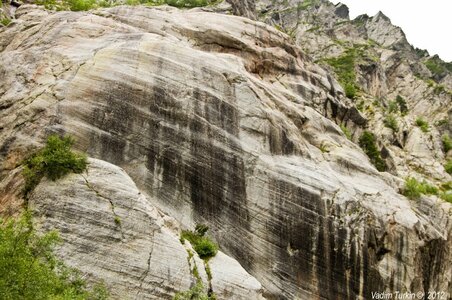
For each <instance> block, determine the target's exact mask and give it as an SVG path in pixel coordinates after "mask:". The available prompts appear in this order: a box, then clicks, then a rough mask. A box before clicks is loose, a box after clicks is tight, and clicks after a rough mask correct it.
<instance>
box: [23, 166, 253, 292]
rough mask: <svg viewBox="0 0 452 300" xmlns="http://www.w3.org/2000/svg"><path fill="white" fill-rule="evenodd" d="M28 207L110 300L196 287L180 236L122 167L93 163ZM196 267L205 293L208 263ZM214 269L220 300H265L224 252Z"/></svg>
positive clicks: (51, 185)
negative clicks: (102, 285)
mask: <svg viewBox="0 0 452 300" xmlns="http://www.w3.org/2000/svg"><path fill="white" fill-rule="evenodd" d="M29 205H30V208H31V209H32V211H33V214H34V222H35V223H36V226H38V228H39V229H40V230H42V231H47V230H53V229H56V230H58V231H59V233H60V236H61V237H62V239H63V241H64V244H63V245H62V246H61V247H60V248H59V249H58V250H57V254H58V256H59V257H61V258H62V259H63V260H64V261H65V262H66V263H67V264H68V265H70V266H72V267H76V268H77V269H79V270H80V271H82V272H83V274H84V275H85V276H86V277H87V278H88V280H89V281H94V282H96V281H99V280H103V281H104V282H105V284H106V286H107V287H108V289H109V291H110V292H111V296H112V298H113V299H172V298H173V296H174V294H175V292H178V291H184V290H187V289H189V287H190V285H191V284H194V282H195V281H196V279H195V277H194V276H193V271H192V270H191V268H193V266H189V264H188V260H187V259H188V253H187V251H186V249H185V247H184V246H183V245H182V244H181V243H180V241H179V236H178V233H179V232H174V231H172V230H171V228H169V227H167V226H166V224H165V223H167V222H165V219H166V220H168V216H165V215H163V214H162V213H161V212H159V211H158V210H157V209H156V208H155V207H154V206H152V205H151V204H150V201H149V200H148V199H147V198H146V197H145V196H144V195H143V194H142V193H141V192H140V191H139V190H138V189H137V187H136V186H135V184H134V182H133V181H132V179H130V177H129V176H127V174H126V173H125V172H124V170H122V169H120V168H119V167H117V166H114V165H112V164H109V163H106V162H104V161H100V160H95V159H91V160H90V161H89V167H88V169H87V171H86V172H85V173H82V174H80V175H76V174H73V175H69V176H66V177H65V178H63V179H61V180H58V181H57V182H52V181H47V180H44V181H43V182H42V183H41V184H40V185H39V186H38V187H37V188H36V190H35V191H34V192H33V194H32V196H31V197H30V202H29ZM193 253H196V252H194V251H193ZM196 264H197V267H198V271H199V273H200V275H201V277H202V278H203V280H204V286H205V287H206V289H207V287H208V286H209V283H208V280H207V275H206V272H205V270H204V263H203V261H202V260H200V259H199V258H197V259H196ZM211 264H212V266H211V273H212V278H213V279H212V280H213V282H214V284H213V285H212V286H213V291H214V292H215V293H217V296H218V297H217V299H262V296H261V290H262V286H261V284H260V283H259V282H258V281H257V280H256V279H255V278H254V277H252V276H251V275H249V274H248V273H247V272H246V271H245V270H244V269H243V268H241V267H240V264H239V263H238V262H237V261H235V260H234V259H232V258H230V257H228V256H226V255H225V254H223V253H221V252H220V253H218V257H216V258H214V259H213V260H212V262H211Z"/></svg>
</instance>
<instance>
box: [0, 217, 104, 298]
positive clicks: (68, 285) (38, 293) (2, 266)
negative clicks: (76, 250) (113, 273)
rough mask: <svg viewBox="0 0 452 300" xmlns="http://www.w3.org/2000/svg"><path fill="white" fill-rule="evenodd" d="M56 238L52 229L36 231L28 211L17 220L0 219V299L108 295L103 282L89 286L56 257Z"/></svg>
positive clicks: (57, 238) (101, 296)
mask: <svg viewBox="0 0 452 300" xmlns="http://www.w3.org/2000/svg"><path fill="white" fill-rule="evenodd" d="M59 242H60V239H59V237H58V234H57V233H56V232H54V231H52V232H49V233H47V234H45V235H38V234H37V233H36V231H35V230H34V228H33V226H32V223H31V216H30V213H25V214H23V215H22V217H21V218H19V219H18V220H14V219H10V220H0V295H1V299H27V300H28V299H30V300H40V299H42V300H47V299H55V300H57V299H58V300H66V299H67V300H82V299H90V300H96V299H97V300H101V299H107V297H108V293H107V291H106V290H105V288H104V287H103V286H102V285H97V286H95V287H94V288H93V289H92V290H91V291H90V290H88V289H87V288H86V285H85V282H84V281H83V280H82V279H81V277H80V275H79V274H78V272H77V271H75V270H74V269H71V268H68V267H67V266H65V265H64V264H63V263H62V262H61V261H59V260H58V259H56V258H55V256H54V254H53V249H54V247H55V245H57V244H58V243H59Z"/></svg>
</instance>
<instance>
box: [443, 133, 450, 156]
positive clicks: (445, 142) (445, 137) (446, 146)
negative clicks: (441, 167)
mask: <svg viewBox="0 0 452 300" xmlns="http://www.w3.org/2000/svg"><path fill="white" fill-rule="evenodd" d="M441 140H442V142H443V147H444V153H447V152H449V150H450V149H452V139H451V138H450V137H449V135H447V134H445V135H443V136H442V138H441Z"/></svg>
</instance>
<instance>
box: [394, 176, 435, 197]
mask: <svg viewBox="0 0 452 300" xmlns="http://www.w3.org/2000/svg"><path fill="white" fill-rule="evenodd" d="M402 194H403V195H404V196H405V197H407V198H409V199H412V200H414V199H419V198H420V197H421V195H423V194H424V195H438V194H439V190H438V188H437V187H435V186H433V185H430V184H428V183H427V182H425V181H423V182H419V181H417V179H416V178H413V177H409V178H407V179H406V180H405V187H404V189H403V192H402Z"/></svg>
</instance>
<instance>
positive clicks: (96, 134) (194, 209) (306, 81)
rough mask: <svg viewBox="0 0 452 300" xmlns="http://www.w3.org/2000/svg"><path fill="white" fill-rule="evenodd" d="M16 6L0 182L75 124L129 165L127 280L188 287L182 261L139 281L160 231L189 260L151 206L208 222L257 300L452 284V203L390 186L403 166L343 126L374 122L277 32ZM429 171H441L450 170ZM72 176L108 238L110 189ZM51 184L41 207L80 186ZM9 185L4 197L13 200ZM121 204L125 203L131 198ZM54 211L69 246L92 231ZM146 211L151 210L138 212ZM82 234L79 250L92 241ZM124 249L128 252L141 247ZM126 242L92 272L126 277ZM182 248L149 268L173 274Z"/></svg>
mask: <svg viewBox="0 0 452 300" xmlns="http://www.w3.org/2000/svg"><path fill="white" fill-rule="evenodd" d="M317 7H318V8H321V7H322V6H321V5H318V6H317ZM333 7H334V6H333ZM322 11H324V12H325V14H327V13H328V11H327V10H322ZM333 14H334V12H333ZM16 18H17V20H16V22H15V23H14V25H13V26H10V27H8V28H2V29H0V51H1V52H0V60H1V61H2V62H4V63H2V65H0V74H1V75H2V76H1V78H2V80H0V120H1V123H0V128H1V131H0V141H1V143H2V144H0V148H1V149H2V150H1V151H0V163H1V170H0V171H1V173H0V176H1V177H0V178H1V180H2V185H0V186H6V185H7V184H11V185H12V184H16V185H17V183H18V182H19V179H18V176H12V175H11V174H19V173H18V171H17V165H18V163H19V162H20V160H21V159H22V158H23V157H25V156H26V154H27V153H28V152H30V151H31V150H33V149H35V148H36V147H38V146H39V145H42V143H43V141H44V139H45V136H47V135H48V134H49V133H52V132H56V133H61V134H63V133H65V134H70V135H73V136H75V138H76V139H77V140H78V144H77V147H78V148H79V149H80V150H84V151H87V152H88V154H89V155H90V156H92V157H96V158H101V159H103V160H106V161H108V162H110V163H113V164H115V165H118V166H120V167H122V168H123V169H124V170H125V171H126V172H127V173H128V174H129V175H130V176H131V177H132V178H133V180H134V181H135V183H136V184H137V186H138V187H139V188H140V189H141V190H142V191H143V192H145V193H147V194H149V198H147V199H148V200H146V199H145V198H143V197H142V196H139V195H138V192H137V190H136V189H135V188H133V189H132V191H131V192H130V193H131V194H130V196H126V195H125V197H124V199H126V202H127V201H130V200H127V199H132V200H133V199H135V200H134V203H137V204H136V205H138V204H139V205H138V206H137V207H143V208H142V209H138V210H137V211H135V209H134V206H135V204H134V205H131V204H127V205H128V206H127V207H128V209H129V211H130V213H133V214H134V215H136V218H135V217H133V218H131V219H130V220H129V222H127V221H124V225H123V226H124V229H123V230H126V229H127V228H129V229H127V230H128V233H127V237H126V238H125V241H126V242H127V241H128V240H130V241H131V243H135V245H136V246H137V247H139V248H140V247H141V248H143V249H139V250H140V251H141V252H140V253H141V254H139V255H138V256H139V259H138V257H137V262H136V263H137V264H139V266H137V269H134V270H131V271H133V272H132V274H134V275H133V276H131V277H130V278H128V279H127V280H132V283H131V286H134V287H135V290H134V292H138V293H140V295H143V297H144V296H146V297H153V294H154V293H156V292H158V293H161V295H169V294H170V293H171V292H173V291H174V290H176V289H177V288H178V287H180V286H185V287H188V285H189V276H188V272H189V269H188V267H187V266H185V267H183V268H182V270H185V271H184V272H185V273H184V276H181V277H174V278H182V277H183V278H184V279H181V280H182V281H181V282H180V283H179V285H173V282H170V281H165V284H166V285H164V286H163V287H162V288H159V287H160V281H159V280H167V279H166V278H167V277H165V278H160V279H156V278H155V277H152V276H151V275H149V277H148V279H146V281H145V283H146V286H141V287H140V284H139V283H140V280H143V279H142V278H141V277H140V275H142V274H145V273H142V271H145V270H146V267H147V266H148V264H146V260H147V259H148V258H149V255H148V254H149V249H148V248H149V247H151V245H152V244H154V246H155V247H157V249H160V250H158V251H162V252H163V248H164V244H165V243H168V247H172V248H173V249H175V250H174V251H177V253H179V254H180V255H181V256H180V257H183V256H182V255H183V250H184V249H183V247H182V246H181V245H180V244H178V243H177V242H178V241H177V239H176V238H175V237H174V236H172V237H171V235H170V234H169V233H168V234H166V233H165V232H166V230H164V229H161V233H159V235H156V236H155V237H152V232H153V230H154V229H153V228H157V227H159V226H157V225H156V224H157V223H158V222H160V221H158V218H157V217H158V216H157V215H156V212H155V210H153V209H152V206H155V207H158V208H159V209H160V210H161V211H164V212H165V213H166V214H168V215H170V216H172V217H174V218H175V219H177V220H178V221H179V222H180V223H181V224H182V226H183V227H192V226H193V225H194V223H195V222H202V223H207V224H208V225H209V226H210V228H211V229H212V234H213V235H214V237H215V239H216V240H217V241H218V243H219V244H220V247H221V249H222V251H224V252H225V253H226V254H228V255H229V256H231V257H233V258H234V259H236V260H237V261H238V262H239V263H240V264H241V266H242V267H243V268H244V269H245V270H246V271H247V272H249V273H250V274H251V275H252V276H254V277H255V278H256V279H257V280H258V281H259V282H260V283H261V284H262V286H263V288H264V289H265V292H264V296H265V297H266V298H267V299H316V298H318V299H355V298H366V299H370V298H371V293H372V292H376V291H384V290H387V291H410V292H417V291H429V290H431V291H445V292H450V287H451V280H452V279H451V277H452V275H451V268H452V266H451V264H450V263H449V262H450V261H451V260H452V257H451V249H452V242H451V237H452V236H451V233H452V230H451V229H452V228H451V226H452V225H451V220H452V219H451V214H450V213H451V205H450V204H448V203H445V202H444V201H442V200H440V199H438V198H437V197H422V198H421V199H419V200H418V201H410V200H408V199H407V198H405V197H403V196H401V195H400V194H399V193H398V192H399V189H400V187H401V186H402V179H401V177H397V176H395V175H399V174H397V173H396V172H395V171H394V172H392V173H393V174H390V173H380V172H378V171H377V170H376V169H375V168H374V167H373V166H372V165H371V163H370V162H369V160H368V158H367V157H366V155H365V154H364V153H363V152H362V150H361V149H360V148H359V147H358V146H357V145H356V144H355V143H353V142H352V141H350V140H348V139H347V138H346V136H345V135H344V134H343V133H342V131H341V129H340V127H339V126H338V125H337V124H339V123H347V125H349V126H350V127H351V128H354V129H355V132H354V136H355V137H356V136H359V135H360V133H361V132H362V131H363V130H364V129H365V126H366V124H368V123H372V122H371V121H370V120H369V119H367V118H366V116H365V115H364V113H361V112H359V110H358V109H357V108H356V106H355V105H356V103H353V101H352V100H350V99H347V98H346V97H345V96H344V91H343V89H342V87H341V86H340V85H339V84H338V82H337V81H336V80H335V79H334V78H333V76H332V75H331V74H330V73H329V72H328V71H327V70H325V69H323V68H321V67H319V66H318V65H316V64H314V63H313V61H312V59H311V58H310V57H309V56H308V55H306V54H305V53H304V52H302V51H301V50H300V48H299V47H297V46H296V45H295V44H294V43H292V42H291V38H290V37H289V36H287V35H286V34H283V33H281V32H280V31H278V30H276V29H274V28H272V27H270V26H266V25H264V24H263V23H260V22H254V21H251V20H249V19H245V18H238V17H234V16H227V15H219V14H213V13H208V12H200V11H199V10H194V11H180V10H177V9H174V8H169V7H161V8H145V7H135V8H133V7H115V8H110V9H100V10H95V11H92V12H84V13H74V12H57V13H50V12H46V11H44V10H42V9H39V8H37V7H34V6H23V7H21V8H20V9H19V10H18V11H17V13H16ZM340 51H341V50H340V49H339V53H340ZM382 55H386V54H382ZM392 59H395V58H394V57H393V58H392ZM377 74H379V73H378V72H377ZM382 76H383V75H382ZM372 78H380V79H381V78H383V77H379V76H377V75H375V76H374V77H372ZM375 80H377V79H375ZM372 82H375V81H372ZM441 97H443V96H441ZM441 97H439V98H438V99H439V100H438V103H443V106H435V107H441V109H443V110H444V111H445V110H447V109H449V108H450V103H449V102H447V99H446V98H441ZM441 101H444V102H441ZM409 103H411V102H409ZM435 105H436V104H435ZM438 105H439V104H438ZM418 109H420V107H419V108H418ZM439 109H440V108H438V110H439ZM413 110H414V109H413ZM435 118H436V115H435ZM413 132H415V131H413ZM408 139H410V138H409V137H408ZM437 139H439V137H436V140H434V141H433V142H432V143H438V141H437ZM355 141H356V138H355ZM413 147H414V146H413ZM435 147H436V149H439V148H440V145H437V146H435ZM388 151H389V150H388ZM408 153H410V152H408ZM427 153H431V152H430V151H429V152H427ZM429 161H430V160H429ZM400 165H406V163H405V161H402V162H401V163H400ZM438 165H439V163H438ZM394 170H398V169H397V168H394ZM13 172H16V173H13ZM432 172H433V171H432ZM434 172H435V174H438V176H440V178H442V179H446V180H450V175H448V174H447V173H446V172H445V171H444V170H441V169H439V168H438V169H435V171H434ZM88 174H91V173H90V172H88ZM99 175H100V174H99ZM98 177H99V178H100V177H102V176H94V177H91V178H89V179H88V182H92V181H95V180H96V178H98ZM67 180H72V181H71V182H72V183H71V184H75V183H77V187H79V188H82V187H83V189H84V190H83V191H84V194H86V197H94V199H93V201H95V203H97V204H96V205H97V206H98V208H96V211H97V210H101V211H102V212H103V213H102V214H103V215H105V217H103V218H102V220H103V222H108V224H106V223H96V224H97V225H96V224H93V226H98V227H102V231H103V232H108V233H109V234H108V239H110V240H111V241H109V240H108V239H107V240H106V241H105V243H107V242H111V243H122V237H121V230H119V229H120V228H116V226H115V224H114V220H113V218H114V217H113V212H112V211H111V209H110V208H111V207H110V206H109V205H108V204H109V203H108V202H107V201H104V200H103V199H100V198H99V197H98V195H96V193H94V192H93V191H92V190H89V189H88V186H87V185H86V182H84V181H83V178H82V177H77V176H72V177H70V178H68V179H67ZM97 180H101V179H97ZM116 181H118V182H121V180H119V179H118V180H114V182H116ZM108 182H109V181H105V182H104V183H105V184H107V183H108ZM127 182H128V183H127V184H126V185H127V186H128V185H129V183H130V184H131V181H130V180H128V181H127ZM48 184H49V186H50V188H49V189H48V190H47V188H46V185H44V184H43V185H41V187H40V188H39V189H38V190H36V192H35V195H36V197H37V198H36V200H35V201H36V203H41V202H42V203H43V204H41V205H42V208H40V207H39V205H37V206H38V207H37V208H38V210H39V211H40V212H41V215H42V214H43V215H44V216H45V213H42V212H45V211H47V209H46V208H45V207H47V206H46V203H48V202H46V201H45V198H43V196H40V195H47V196H48V198H51V197H52V195H53V197H54V198H56V197H57V195H58V197H60V196H62V198H64V197H63V196H64V195H65V193H67V195H71V194H73V192H71V190H70V189H68V190H67V191H66V192H64V191H65V190H61V191H60V192H58V193H56V192H54V191H57V186H59V183H57V185H52V184H51V183H48ZM66 186H67V185H66ZM107 186H108V185H107ZM122 188H124V189H125V186H123V187H121V189H122ZM46 191H47V192H46ZM126 191H127V189H126ZM6 193H7V194H8V197H9V198H7V201H10V202H13V200H14V199H15V198H14V197H17V196H15V194H11V193H8V192H6ZM111 193H112V194H114V193H115V192H114V190H113V191H112V192H111ZM134 193H135V194H134ZM132 194H133V195H135V196H133V197H132V196H131V195H132ZM101 198H102V197H101ZM101 200H102V201H101ZM5 201H6V200H5ZM55 201H57V200H56V199H55ZM58 201H60V200H58ZM78 201H82V199H79V200H78ZM118 201H120V200H118ZM146 201H149V203H148V202H146ZM66 202H70V200H69V199H66ZM121 203H122V202H118V204H117V205H118V212H117V213H118V214H121V213H124V211H125V209H123V210H120V209H119V208H120V207H121V205H123V206H125V205H126V203H123V204H121ZM120 204H121V205H120ZM115 205H116V204H115ZM151 205H152V206H151ZM102 207H103V208H102ZM146 207H150V208H149V209H148V210H144V209H145V208H146ZM79 208H80V209H87V207H86V206H82V207H79ZM75 209H77V207H74V213H73V215H74V216H75V218H77V217H80V212H77V211H76V210H75ZM115 210H116V206H115ZM143 210H144V211H143ZM57 211H63V212H64V209H63V208H61V209H58V210H57ZM153 211H154V213H153ZM94 213H95V212H94V211H92V210H91V212H87V214H88V216H87V218H92V217H91V216H90V215H92V214H94ZM71 215H72V214H71ZM107 215H108V216H107ZM121 216H122V215H121ZM152 216H154V217H152ZM43 218H44V217H43ZM46 218H47V224H49V225H46V226H48V228H51V227H55V226H57V227H58V228H60V229H61V230H62V231H63V233H65V230H66V229H65V228H67V230H68V233H67V234H68V237H70V238H68V242H70V243H71V241H72V242H73V243H76V239H75V236H80V237H84V240H83V244H85V243H86V244H88V245H92V243H93V242H92V241H93V240H94V239H93V238H92V237H90V236H88V235H86V232H85V230H86V229H87V228H88V227H85V228H80V229H78V227H76V228H74V229H72V228H71V227H69V226H68V223H66V222H68V221H67V220H66V219H65V218H61V217H59V216H58V215H57V214H56V213H55V215H54V216H47V217H46ZM147 218H149V220H150V221H151V222H150V223H149V224H147V225H146V226H145V225H144V224H143V225H139V224H142V222H138V221H139V220H144V219H147ZM68 219H69V220H71V218H69V216H68ZM135 219H136V220H137V224H138V225H137V224H135V223H134V220H135ZM94 221H95V220H93V222H94ZM43 222H44V221H43ZM44 223H45V222H44ZM121 224H122V223H121ZM135 225H136V226H135ZM76 230H80V231H76ZM99 230H100V229H99ZM134 230H136V231H137V232H136V233H134ZM102 231H101V232H102ZM71 232H72V233H71ZM70 234H71V235H72V236H71V235H70ZM99 238H102V236H101V237H99ZM103 243H104V242H103ZM75 245H76V244H72V245H71V246H70V247H74V248H70V249H73V252H74V253H76V252H80V253H79V255H85V256H86V255H87V254H86V253H85V254H84V252H83V251H84V250H83V247H82V246H79V247H78V248H77V247H76V246H75ZM108 245H110V244H108ZM131 248H132V247H131ZM64 251H65V250H64V249H62V254H63V255H66V257H68V258H67V259H68V261H69V262H71V263H75V262H74V261H72V260H71V257H69V255H68V254H67V252H64ZM130 251H131V253H135V254H134V255H137V254H136V252H133V251H138V250H137V249H133V248H132V249H131V250H130ZM102 253H104V252H102ZM121 253H122V252H121V250H120V248H116V247H113V248H112V250H111V251H108V256H109V259H108V260H106V264H105V265H104V264H102V265H101V266H99V267H98V266H96V265H95V264H94V265H87V266H86V267H85V269H84V271H85V272H87V273H89V274H94V273H96V274H99V277H100V278H102V277H105V278H113V277H116V276H119V277H118V279H117V280H118V281H119V282H120V281H121V280H125V279H124V278H126V277H124V276H123V275H121V274H120V273H121V272H122V271H121V269H120V268H117V266H116V265H114V264H109V263H108V262H109V261H110V262H113V261H119V262H121V261H123V260H125V259H126V258H125V257H124V256H122V255H123V254H121ZM179 254H178V255H179ZM161 255H162V256H160V258H159V259H160V260H161V261H163V262H164V261H166V260H168V259H167V258H166V256H165V255H167V254H165V253H161ZM85 256H84V257H85ZM180 257H179V258H180ZM86 259H89V257H87V258H86ZM99 259H100V256H99ZM151 259H153V258H152V256H151ZM218 260H220V262H219V263H218V264H217V261H215V260H214V261H212V265H213V266H215V268H217V269H218V270H219V271H218V272H219V274H221V270H222V268H221V267H220V266H219V265H222V264H223V263H222V262H221V261H225V262H224V264H225V265H228V266H230V265H232V266H231V268H233V269H234V270H231V271H230V272H231V274H235V272H236V270H237V271H238V270H241V271H240V272H241V274H245V273H244V271H243V270H242V269H241V268H240V267H239V266H238V265H237V264H236V263H234V264H230V263H229V262H227V261H228V260H229V259H226V258H224V257H223V256H219V257H218ZM182 261H183V259H175V261H174V265H171V264H172V263H171V264H170V265H169V266H166V265H165V264H162V265H161V266H160V267H159V268H160V269H159V270H164V273H165V276H166V274H167V273H168V272H169V271H168V270H171V272H170V273H171V274H175V273H174V272H176V269H177V267H178V266H179V265H178V264H179V263H180V264H181V265H180V266H183V264H182ZM167 263H168V264H169V262H167ZM124 264H125V265H127V264H128V266H129V268H130V267H131V266H132V264H130V261H129V262H128V261H125V262H124ZM234 265H235V267H233V266H234ZM80 267H83V266H81V265H80ZM96 268H99V269H96ZM226 271H227V269H226ZM118 273H119V275H118ZM160 276H161V274H160ZM157 277H158V276H157ZM225 277H227V278H225V279H224V280H223V283H217V282H216V281H215V280H216V279H214V280H213V282H212V285H213V286H215V285H218V286H224V288H220V290H221V291H220V292H219V294H220V295H222V297H224V299H227V298H231V299H240V298H234V297H236V296H234V295H232V296H231V295H230V294H228V293H229V292H232V293H233V292H234V291H238V293H240V295H241V297H243V299H250V298H248V296H247V295H250V294H249V293H251V295H256V297H258V295H259V292H258V290H259V284H258V282H257V281H255V280H254V279H252V278H251V277H249V278H250V281H249V280H244V281H243V282H245V288H237V287H236V285H237V284H238V283H240V281H237V280H235V279H236V278H235V277H229V276H225ZM140 278H141V279H140ZM214 278H215V277H214ZM220 278H223V277H222V275H219V276H218V280H219V279H220ZM231 278H232V279H231ZM118 284H122V286H123V288H124V290H125V289H126V288H127V284H125V283H118ZM153 288H155V290H153ZM118 295H119V294H118ZM237 297H239V296H237ZM250 297H251V296H250ZM252 297H254V296H252ZM251 299H252V298H251Z"/></svg>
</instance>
